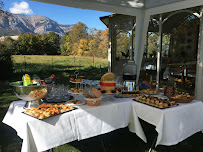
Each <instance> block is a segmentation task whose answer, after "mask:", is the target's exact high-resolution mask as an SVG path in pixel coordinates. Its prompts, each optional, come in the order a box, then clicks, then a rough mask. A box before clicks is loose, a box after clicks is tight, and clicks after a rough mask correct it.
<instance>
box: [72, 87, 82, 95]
mask: <svg viewBox="0 0 203 152" xmlns="http://www.w3.org/2000/svg"><path fill="white" fill-rule="evenodd" d="M70 93H73V94H74V93H75V94H78V93H82V89H80V88H71V89H70Z"/></svg>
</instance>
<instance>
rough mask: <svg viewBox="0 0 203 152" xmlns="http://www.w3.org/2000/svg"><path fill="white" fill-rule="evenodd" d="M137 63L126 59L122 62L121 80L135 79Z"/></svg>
mask: <svg viewBox="0 0 203 152" xmlns="http://www.w3.org/2000/svg"><path fill="white" fill-rule="evenodd" d="M136 75H137V65H136V64H135V61H128V62H127V63H125V64H123V80H124V81H136Z"/></svg>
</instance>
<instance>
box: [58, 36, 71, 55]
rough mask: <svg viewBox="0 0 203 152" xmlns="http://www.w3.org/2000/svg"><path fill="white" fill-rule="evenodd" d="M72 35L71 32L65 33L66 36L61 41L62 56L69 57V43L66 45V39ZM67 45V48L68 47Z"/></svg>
mask: <svg viewBox="0 0 203 152" xmlns="http://www.w3.org/2000/svg"><path fill="white" fill-rule="evenodd" d="M69 34H70V32H65V33H64V36H63V37H62V39H61V43H60V52H61V54H62V55H69V53H68V52H67V47H68V45H69V44H68V43H66V41H67V40H66V37H68V35H69ZM66 45H67V46H66Z"/></svg>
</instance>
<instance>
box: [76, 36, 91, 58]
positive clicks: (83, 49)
mask: <svg viewBox="0 0 203 152" xmlns="http://www.w3.org/2000/svg"><path fill="white" fill-rule="evenodd" d="M88 51H89V48H88V42H87V40H86V39H80V43H79V47H78V55H79V56H82V55H83V54H84V53H85V52H88Z"/></svg>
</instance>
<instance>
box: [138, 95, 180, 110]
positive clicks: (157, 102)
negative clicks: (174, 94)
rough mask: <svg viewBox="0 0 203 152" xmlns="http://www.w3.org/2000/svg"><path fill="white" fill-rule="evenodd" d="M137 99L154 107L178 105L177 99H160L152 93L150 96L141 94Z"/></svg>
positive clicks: (161, 107) (162, 107)
mask: <svg viewBox="0 0 203 152" xmlns="http://www.w3.org/2000/svg"><path fill="white" fill-rule="evenodd" d="M135 101H138V102H141V103H144V104H147V105H150V106H153V107H157V108H160V109H164V108H169V107H173V106H176V105H177V104H176V102H175V101H171V100H166V99H159V98H157V97H154V96H151V95H149V96H148V97H147V96H144V95H140V96H138V97H137V98H136V99H135Z"/></svg>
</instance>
